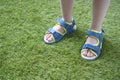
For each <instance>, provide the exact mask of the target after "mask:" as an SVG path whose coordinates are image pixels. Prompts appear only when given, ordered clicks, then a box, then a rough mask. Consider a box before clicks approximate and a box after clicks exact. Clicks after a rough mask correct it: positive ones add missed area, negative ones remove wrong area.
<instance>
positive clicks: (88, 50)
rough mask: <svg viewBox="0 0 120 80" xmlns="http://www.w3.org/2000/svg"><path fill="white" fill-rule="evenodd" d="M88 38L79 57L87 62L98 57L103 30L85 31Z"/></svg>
mask: <svg viewBox="0 0 120 80" xmlns="http://www.w3.org/2000/svg"><path fill="white" fill-rule="evenodd" d="M87 35H88V38H87V40H86V43H85V44H84V45H83V48H82V50H81V56H82V58H84V59H87V60H95V59H96V58H97V57H99V55H100V53H101V48H102V42H103V30H102V32H97V31H93V30H89V31H87Z"/></svg>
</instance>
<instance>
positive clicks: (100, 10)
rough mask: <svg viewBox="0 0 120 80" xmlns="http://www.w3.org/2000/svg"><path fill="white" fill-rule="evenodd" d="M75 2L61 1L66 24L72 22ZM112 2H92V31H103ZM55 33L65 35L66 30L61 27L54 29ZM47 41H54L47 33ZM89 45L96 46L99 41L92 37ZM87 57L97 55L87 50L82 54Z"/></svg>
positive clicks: (97, 0) (95, 0)
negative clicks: (103, 24) (104, 21)
mask: <svg viewBox="0 0 120 80" xmlns="http://www.w3.org/2000/svg"><path fill="white" fill-rule="evenodd" d="M73 3H74V0H61V12H62V17H63V19H64V21H65V22H69V23H70V22H72V11H73ZM109 3H110V0H92V23H91V25H90V26H89V29H90V30H95V31H98V32H100V31H101V29H102V27H101V26H102V23H103V20H104V17H105V15H106V12H107V9H108V7H109ZM53 29H54V30H55V31H59V32H61V33H65V31H64V29H63V28H62V26H60V25H56V26H54V27H53ZM45 38H46V40H48V41H49V42H52V41H53V38H52V34H50V33H47V34H46V35H45ZM86 43H88V44H92V45H93V44H96V43H97V40H96V39H95V38H93V37H91V36H88V38H87V39H86ZM82 53H83V55H84V56H86V57H94V56H95V55H94V54H93V53H92V52H91V51H90V50H86V51H83V52H82Z"/></svg>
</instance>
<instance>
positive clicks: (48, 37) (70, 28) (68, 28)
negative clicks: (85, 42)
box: [44, 18, 76, 44]
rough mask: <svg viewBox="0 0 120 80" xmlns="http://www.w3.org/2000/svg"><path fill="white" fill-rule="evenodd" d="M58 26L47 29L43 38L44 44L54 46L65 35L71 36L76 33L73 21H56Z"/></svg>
mask: <svg viewBox="0 0 120 80" xmlns="http://www.w3.org/2000/svg"><path fill="white" fill-rule="evenodd" d="M57 22H58V25H56V26H54V27H53V28H49V29H48V30H47V33H46V34H45V36H44V42H45V43H46V44H54V43H57V42H59V41H60V40H62V39H63V37H64V36H65V35H66V34H71V33H73V32H75V31H76V25H75V20H72V21H71V22H70V23H69V22H65V21H64V20H63V19H60V18H58V19H57Z"/></svg>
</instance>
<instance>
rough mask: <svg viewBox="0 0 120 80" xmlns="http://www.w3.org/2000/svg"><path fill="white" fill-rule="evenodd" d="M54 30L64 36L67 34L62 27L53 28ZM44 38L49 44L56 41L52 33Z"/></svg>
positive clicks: (48, 33)
mask: <svg viewBox="0 0 120 80" xmlns="http://www.w3.org/2000/svg"><path fill="white" fill-rule="evenodd" d="M53 30H55V31H56V32H59V33H62V34H65V30H64V28H63V27H62V26H61V25H59V24H58V25H56V26H54V27H53ZM44 38H45V39H46V40H47V41H48V42H53V41H54V38H53V36H52V34H51V33H50V32H47V33H46V34H45V36H44Z"/></svg>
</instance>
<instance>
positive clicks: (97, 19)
mask: <svg viewBox="0 0 120 80" xmlns="http://www.w3.org/2000/svg"><path fill="white" fill-rule="evenodd" d="M109 2H110V0H93V6H92V23H91V25H90V30H96V31H98V32H100V31H101V26H102V23H103V20H104V17H105V15H106V12H107V9H108V6H109ZM86 43H88V44H96V43H97V40H96V39H95V38H93V37H88V38H87V40H86ZM83 55H84V56H87V57H93V56H94V55H93V54H92V53H91V52H90V50H87V51H84V52H83Z"/></svg>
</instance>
